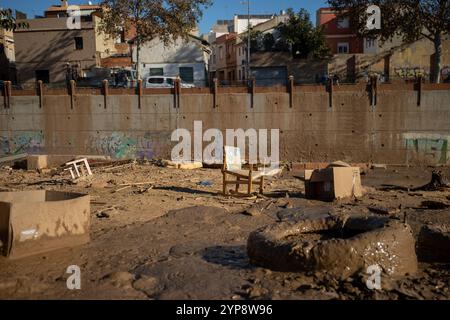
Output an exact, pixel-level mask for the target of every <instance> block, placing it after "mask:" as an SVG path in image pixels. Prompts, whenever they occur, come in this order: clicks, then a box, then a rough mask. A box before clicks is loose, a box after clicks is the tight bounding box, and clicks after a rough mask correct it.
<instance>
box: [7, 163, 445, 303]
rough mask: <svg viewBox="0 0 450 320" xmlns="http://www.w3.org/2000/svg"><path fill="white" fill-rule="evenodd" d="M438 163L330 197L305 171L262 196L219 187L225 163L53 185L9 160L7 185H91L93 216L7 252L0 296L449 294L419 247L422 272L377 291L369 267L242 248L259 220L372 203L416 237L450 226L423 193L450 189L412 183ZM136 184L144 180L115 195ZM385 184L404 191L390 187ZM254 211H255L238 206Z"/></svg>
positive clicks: (135, 168) (124, 171)
mask: <svg viewBox="0 0 450 320" xmlns="http://www.w3.org/2000/svg"><path fill="white" fill-rule="evenodd" d="M431 171H432V169H423V168H390V167H389V168H388V170H371V171H369V172H368V173H367V175H365V176H364V177H363V184H364V185H365V186H366V187H368V188H367V194H366V195H365V196H364V197H363V198H362V199H361V200H358V201H355V200H351V199H350V200H346V201H340V202H335V203H323V202H319V201H311V200H306V199H305V198H304V197H303V192H304V187H303V182H302V181H301V179H299V178H297V177H298V176H301V173H300V172H287V173H285V174H284V175H283V176H282V177H281V178H280V179H277V180H275V181H272V182H270V183H269V185H268V188H267V198H252V199H234V198H231V197H223V196H221V195H218V194H217V193H218V192H220V190H221V187H222V185H221V173H220V170H212V169H200V170H195V171H180V170H174V169H166V168H160V167H156V166H152V165H130V166H126V167H120V168H117V169H114V168H113V169H111V170H107V171H106V170H99V169H97V170H95V169H94V177H93V179H92V181H85V182H79V183H77V184H76V185H69V184H67V183H56V184H55V183H52V182H51V181H52V180H53V179H55V178H58V177H57V176H56V177H52V176H51V175H50V173H42V174H39V173H36V172H27V171H20V170H9V169H4V168H3V169H0V191H1V190H34V189H36V188H42V189H46V190H64V191H71V192H81V193H89V194H90V195H91V197H92V202H91V205H92V206H91V219H92V224H91V232H90V233H91V242H90V243H89V244H88V245H85V246H81V247H76V248H70V249H62V250H58V251H54V252H49V253H45V254H41V255H36V256H33V257H28V258H24V259H20V260H8V259H6V258H3V257H0V271H1V272H0V298H2V299H19V298H22V299H236V300H240V299H256V300H257V299H318V300H322V299H326V300H329V299H341V300H347V299H446V300H448V299H450V291H449V290H450V289H449V288H450V264H449V263H442V262H435V261H429V259H427V261H424V260H423V259H421V255H419V265H418V270H417V272H416V273H414V274H409V275H405V276H403V277H400V278H390V277H388V276H383V278H382V290H379V291H378V290H375V291H374V290H369V289H368V288H367V286H366V282H365V281H366V279H367V277H368V275H367V274H365V273H364V272H359V273H356V274H353V275H352V276H348V277H344V278H343V279H342V277H336V276H335V275H332V274H328V273H327V272H322V271H305V272H277V271H272V270H270V269H266V268H263V267H258V266H255V265H254V264H251V263H250V260H249V257H248V254H247V239H248V237H249V235H250V233H252V232H254V231H255V230H257V229H259V228H262V227H265V226H267V225H271V224H278V223H282V222H283V221H285V222H286V221H295V220H296V219H300V218H302V217H303V218H304V217H320V216H323V215H328V214H329V212H332V213H333V214H336V215H337V214H339V215H341V214H342V215H348V216H360V215H363V216H377V215H376V214H374V213H372V212H371V211H370V210H369V209H368V208H369V207H374V206H382V207H386V208H399V207H400V206H401V210H393V211H392V212H395V213H393V214H392V215H391V216H390V218H394V219H397V221H399V223H403V222H405V221H406V223H407V224H408V225H409V226H410V227H411V229H412V232H413V236H414V239H415V240H416V241H417V239H418V238H419V234H420V233H421V231H422V229H423V228H424V227H425V226H446V225H449V224H450V210H449V209H439V210H430V209H428V208H424V207H422V206H421V203H422V202H423V201H438V202H444V203H449V200H448V198H447V197H448V196H449V194H448V192H445V191H441V192H426V191H424V192H408V191H407V190H408V189H409V188H411V189H412V188H414V187H415V186H420V185H424V184H426V183H427V182H429V180H430V176H431ZM448 173H449V172H448V170H447V171H446V174H447V175H448ZM42 181H48V183H42ZM202 181H208V182H210V183H211V184H212V186H209V187H208V186H206V185H209V183H208V184H205V186H203V184H202V183H201V182H202ZM130 182H133V183H138V182H143V183H147V185H139V186H135V187H130V188H128V189H125V190H122V191H118V192H114V190H118V189H120V188H121V185H122V184H126V183H130ZM32 184H33V185H32ZM387 185H390V186H402V187H404V188H405V190H386V189H385V187H386V186H387ZM382 189H383V190H386V191H382ZM250 208H253V209H254V210H253V211H254V212H259V214H257V215H246V214H243V213H244V212H245V211H248V210H249V209H250ZM389 212H391V211H389ZM380 216H383V217H385V215H380ZM416 249H417V250H416V251H418V252H419V251H420V250H419V249H420V248H416ZM439 250H443V249H442V248H441V249H439ZM70 265H78V266H80V268H81V280H82V287H81V290H74V291H72V290H68V289H67V286H66V280H67V278H68V277H69V274H67V273H66V269H67V267H68V266H70Z"/></svg>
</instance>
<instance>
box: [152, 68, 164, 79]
mask: <svg viewBox="0 0 450 320" xmlns="http://www.w3.org/2000/svg"><path fill="white" fill-rule="evenodd" d="M163 75H164V70H163V68H150V76H151V77H152V76H163Z"/></svg>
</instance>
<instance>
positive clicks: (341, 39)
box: [317, 8, 375, 54]
mask: <svg viewBox="0 0 450 320" xmlns="http://www.w3.org/2000/svg"><path fill="white" fill-rule="evenodd" d="M317 25H318V26H323V32H324V34H325V39H326V41H327V43H328V46H329V47H330V49H331V52H332V53H333V54H359V53H364V50H365V46H368V48H367V50H370V48H371V47H373V46H375V44H374V43H372V42H370V40H368V41H365V40H364V39H362V38H360V37H358V36H357V34H356V33H355V32H354V29H353V28H352V26H351V24H350V20H349V18H348V17H339V13H338V12H337V11H335V10H333V9H332V8H320V9H319V10H318V11H317Z"/></svg>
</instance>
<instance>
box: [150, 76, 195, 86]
mask: <svg viewBox="0 0 450 320" xmlns="http://www.w3.org/2000/svg"><path fill="white" fill-rule="evenodd" d="M176 79H177V78H176V77H163V76H151V77H148V78H146V79H145V88H173V87H174V83H175V80H176ZM181 87H182V88H194V87H195V86H194V85H193V84H191V83H186V82H184V81H183V80H181Z"/></svg>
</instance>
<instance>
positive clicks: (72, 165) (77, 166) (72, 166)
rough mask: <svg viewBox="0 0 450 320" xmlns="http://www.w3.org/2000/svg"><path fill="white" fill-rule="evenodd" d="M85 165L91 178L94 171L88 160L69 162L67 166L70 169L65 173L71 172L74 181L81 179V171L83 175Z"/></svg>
mask: <svg viewBox="0 0 450 320" xmlns="http://www.w3.org/2000/svg"><path fill="white" fill-rule="evenodd" d="M83 165H84V167H85V168H86V170H87V174H88V175H89V176H92V171H91V168H90V167H89V163H88V161H87V159H86V158H83V159H78V160H74V161H71V162H67V163H66V166H68V168H66V169H64V171H70V175H71V176H72V179H76V178H80V177H81V174H80V171H81V173H83Z"/></svg>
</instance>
